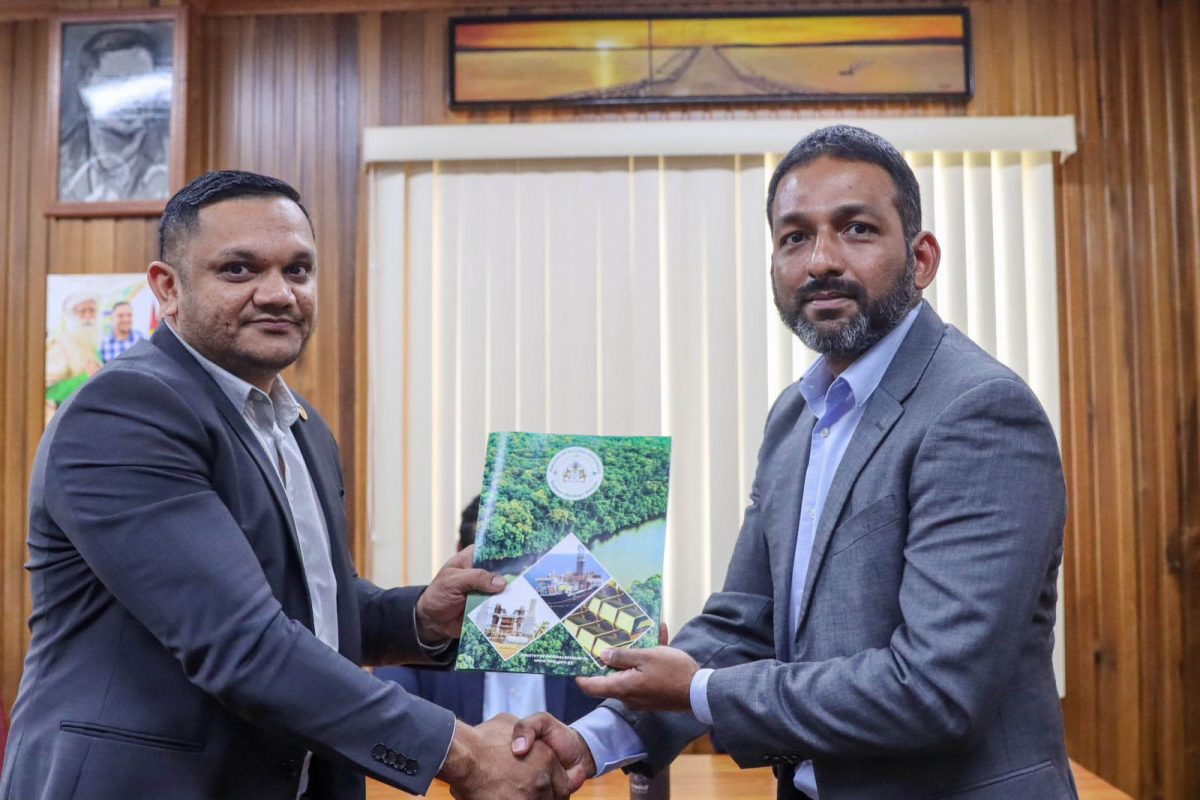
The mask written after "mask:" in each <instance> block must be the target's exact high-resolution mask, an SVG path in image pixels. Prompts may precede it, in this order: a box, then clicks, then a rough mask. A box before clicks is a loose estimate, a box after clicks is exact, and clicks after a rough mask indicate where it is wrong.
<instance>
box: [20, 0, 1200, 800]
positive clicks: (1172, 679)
mask: <svg viewBox="0 0 1200 800" xmlns="http://www.w3.org/2000/svg"><path fill="white" fill-rule="evenodd" d="M177 1H178V0H176V2H177ZM152 4H154V3H153V0H51V1H50V2H46V3H33V2H28V0H0V20H9V21H8V22H3V23H0V148H4V150H2V151H0V152H8V153H11V154H13V155H12V157H11V158H9V159H7V160H6V161H5V162H4V163H0V291H2V292H3V295H0V313H2V314H3V315H4V317H3V319H0V332H2V335H3V336H4V341H5V344H6V346H5V347H4V348H0V399H2V400H3V403H4V410H3V414H0V420H3V422H2V423H0V446H2V447H3V450H2V451H0V503H2V505H0V526H2V527H0V534H2V536H0V602H3V609H4V613H3V617H2V620H0V692H3V696H4V698H5V700H6V701H7V702H9V703H11V702H12V697H13V694H14V692H15V689H16V683H17V680H18V676H19V673H20V660H21V657H22V654H23V652H24V649H25V646H26V640H27V634H26V629H25V622H24V621H25V618H26V617H27V615H28V610H29V601H28V587H27V582H26V581H25V578H24V574H23V571H22V570H21V568H20V565H21V563H22V562H23V560H24V544H23V540H24V535H25V531H24V527H25V519H24V517H25V497H24V495H25V490H26V485H27V478H28V469H29V466H30V459H31V456H32V452H33V449H34V447H35V446H36V441H37V437H38V434H39V433H40V428H41V423H40V413H41V411H40V409H41V406H40V402H39V392H38V388H37V387H38V385H39V376H40V374H41V369H42V337H41V333H40V331H41V330H42V327H43V319H42V317H43V314H44V310H43V308H42V304H43V302H44V300H43V298H44V291H45V276H46V274H47V273H50V272H58V271H76V270H84V271H86V270H93V271H127V270H130V269H140V268H141V267H143V266H144V265H145V262H146V261H147V260H148V259H149V258H150V257H151V255H152V254H153V248H154V224H153V221H146V220H123V221H120V222H118V221H114V220H103V219H98V220H91V221H88V222H83V221H77V220H61V221H49V222H48V221H47V220H46V218H45V217H44V216H43V215H42V214H41V208H42V207H43V206H44V203H45V200H46V197H45V193H46V184H45V175H44V174H43V173H44V172H45V168H44V158H43V154H42V152H41V149H40V148H41V147H42V142H43V140H44V136H45V124H44V120H45V109H44V102H45V101H44V98H45V89H46V87H45V80H46V78H45V59H46V53H45V50H46V37H47V35H48V32H47V25H46V22H45V19H46V15H47V13H48V12H49V11H50V10H53V9H78V8H98V7H105V8H116V7H130V6H132V7H144V6H146V5H152ZM953 4H954V3H952V2H941V0H928V1H927V2H920V1H919V0H918V1H917V2H905V3H903V5H905V6H914V5H930V6H937V5H953ZM966 4H967V5H968V6H969V7H970V9H971V14H972V26H973V33H974V43H975V44H974V52H975V61H976V95H975V98H974V99H973V100H972V101H971V102H970V103H968V104H966V105H965V106H964V105H962V104H956V103H939V102H925V103H891V104H864V103H855V104H823V105H816V106H797V105H778V106H750V107H744V108H734V107H726V106H692V107H676V108H661V107H654V108H649V107H648V108H641V109H638V108H633V109H626V110H621V109H597V110H571V109H557V110H554V109H538V110H520V111H513V112H507V111H503V110H490V111H471V112H451V111H449V110H448V109H447V108H446V106H445V101H446V72H445V63H446V62H445V59H446V55H445V42H446V20H447V19H448V18H449V17H450V16H452V15H453V14H455V13H459V12H468V13H473V14H474V13H494V14H503V13H507V12H508V11H509V10H510V9H511V8H512V7H513V5H512V4H506V5H500V4H497V3H494V2H487V1H486V0H457V2H455V1H454V0H312V1H311V2H298V1H297V0H204V2H192V3H188V5H190V7H191V31H190V33H191V36H190V38H191V42H190V45H191V46H190V48H189V58H190V63H189V69H190V75H191V80H190V85H189V93H190V96H189V115H190V120H191V127H190V130H189V131H188V141H187V147H188V162H187V163H188V173H189V176H194V175H196V174H198V173H199V172H201V171H203V170H206V169H213V168H222V167H239V168H245V169H254V170H259V171H265V172H270V173H273V174H277V175H279V176H280V177H283V178H285V179H287V180H289V181H292V182H293V183H295V184H296V185H297V187H298V188H299V189H300V191H301V192H302V194H304V195H305V197H306V199H307V201H308V204H309V208H310V210H311V211H312V212H313V216H314V220H315V222H316V227H317V241H318V247H319V249H320V252H321V259H322V263H321V266H320V271H321V277H320V306H321V311H320V314H321V320H320V324H319V326H318V332H317V334H316V336H315V338H314V341H313V343H312V346H311V348H310V350H309V352H308V353H307V354H306V355H305V357H304V359H303V360H302V362H301V363H300V364H298V365H297V366H296V368H294V369H293V370H292V371H291V372H290V373H289V376H288V379H289V381H290V382H291V383H292V384H293V385H294V386H296V388H297V389H299V390H300V391H302V392H304V393H305V394H306V395H308V396H309V397H310V398H311V399H313V400H314V402H315V403H316V404H317V406H318V407H319V408H320V409H321V411H322V413H323V414H324V415H325V417H326V419H327V420H328V421H329V422H330V425H331V426H332V427H333V429H334V432H335V433H336V434H337V436H338V438H339V441H340V442H341V445H342V450H343V459H344V462H345V467H346V472H347V475H346V477H347V488H348V490H349V495H348V496H350V497H353V503H352V504H351V509H350V510H351V514H352V517H353V518H354V520H355V529H356V532H357V534H358V535H357V536H356V554H357V555H358V557H359V563H360V564H362V565H364V566H365V564H366V562H365V557H364V556H365V554H364V548H363V541H362V540H363V538H364V536H363V534H364V530H363V526H362V524H361V520H362V514H363V513H364V510H365V497H366V495H365V487H364V486H363V481H362V480H361V476H362V470H364V469H365V463H366V462H365V448H366V430H367V427H366V407H365V395H366V387H367V381H368V380H369V376H368V375H367V374H366V371H365V345H366V342H365V327H364V321H365V320H364V309H365V300H366V297H367V292H368V291H369V287H366V286H365V285H364V282H363V280H362V276H363V274H364V272H365V270H364V266H365V257H366V249H365V231H364V227H363V225H364V221H365V219H366V216H365V214H364V208H363V206H364V203H365V187H364V185H363V182H362V180H361V169H360V167H359V164H358V131H359V129H360V128H361V127H362V126H364V125H374V124H388V125H394V124H441V123H467V122H470V123H478V122H489V123H497V124H502V123H507V122H538V121H570V120H584V119H715V118H729V119H742V118H752V117H790V116H793V115H795V114H797V113H800V114H803V115H805V116H812V117H835V116H839V117H840V116H851V117H853V116H858V115H868V116H881V115H956V114H968V115H1025V114H1038V115H1049V114H1073V115H1074V116H1075V118H1076V124H1077V129H1078V133H1079V152H1078V153H1077V154H1076V155H1074V156H1073V157H1071V158H1070V159H1068V160H1067V161H1066V162H1065V163H1063V164H1062V165H1061V166H1060V167H1059V169H1058V176H1059V194H1058V207H1057V219H1058V226H1059V231H1058V237H1059V239H1058V244H1059V264H1060V269H1059V287H1058V288H1059V297H1060V309H1059V316H1060V321H1061V325H1062V331H1063V336H1062V338H1061V342H1060V348H1061V365H1062V370H1063V394H1062V398H1063V399H1062V403H1063V408H1062V411H1063V455H1064V461H1065V464H1066V468H1067V480H1068V492H1069V498H1070V504H1071V512H1070V517H1069V520H1068V528H1067V533H1066V555H1065V561H1064V566H1063V570H1064V577H1065V583H1066V594H1065V598H1064V600H1065V607H1066V638H1067V641H1066V645H1067V647H1066V650H1067V683H1068V693H1067V697H1066V700H1065V702H1064V713H1065V716H1066V721H1067V731H1068V747H1069V750H1070V752H1071V755H1072V756H1073V757H1074V758H1076V759H1077V760H1078V761H1080V762H1081V763H1082V764H1084V765H1085V766H1087V767H1089V768H1091V769H1093V770H1095V771H1096V772H1097V773H1099V774H1100V775H1101V776H1103V777H1104V778H1106V779H1108V780H1110V781H1112V782H1114V783H1116V784H1117V785H1118V786H1120V787H1121V788H1122V789H1124V790H1126V791H1128V792H1130V793H1131V794H1133V795H1134V796H1136V797H1146V798H1158V797H1161V798H1193V797H1200V407H1198V398H1197V394H1198V391H1197V390H1198V389H1200V325H1198V324H1197V323H1196V321H1195V316H1196V310H1197V308H1200V101H1198V100H1197V95H1198V93H1200V0H1142V1H1141V2H1133V3H1119V2H1115V0H967V3H966ZM809 5H810V4H805V3H796V2H792V3H779V2H773V3H760V2H751V3H733V2H732V0H705V1H703V2H679V1H678V0H675V1H674V2H672V1H670V0H662V1H661V2H650V0H626V1H625V2H620V3H617V4H613V3H599V2H587V1H586V0H544V2H540V3H538V4H536V5H533V4H526V5H523V6H522V7H521V8H522V10H523V11H531V12H536V11H564V10H575V11H579V10H593V11H597V10H602V11H616V10H645V9H647V8H655V9H663V10H686V11H714V10H718V11H719V10H722V9H729V8H736V9H739V10H741V9H781V8H786V7H792V8H803V7H807V6H809ZM821 5H822V6H823V7H837V8H872V7H876V6H878V5H879V4H878V3H869V2H862V0H848V1H845V2H829V3H822V4H821ZM317 12H321V13H317ZM30 110H32V113H29V112H30ZM31 376H32V377H31Z"/></svg>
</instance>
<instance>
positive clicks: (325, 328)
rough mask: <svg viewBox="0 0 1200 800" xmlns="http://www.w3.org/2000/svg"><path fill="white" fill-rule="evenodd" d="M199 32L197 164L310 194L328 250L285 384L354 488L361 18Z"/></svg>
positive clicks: (235, 22) (209, 23)
mask: <svg viewBox="0 0 1200 800" xmlns="http://www.w3.org/2000/svg"><path fill="white" fill-rule="evenodd" d="M198 27H199V28H200V37H201V44H200V46H199V47H198V48H196V49H198V50H200V51H201V52H202V53H203V55H202V56H201V58H200V63H199V64H198V65H197V69H198V70H199V73H200V74H201V75H202V76H203V81H204V83H205V86H204V90H203V95H204V96H203V98H202V99H200V100H198V101H197V102H198V103H199V104H201V105H203V106H205V107H207V108H208V109H209V111H210V113H207V114H205V115H203V116H202V117H199V119H201V120H202V122H201V125H203V127H204V131H203V134H202V142H203V143H202V144H200V145H197V147H199V148H201V149H202V153H203V158H198V157H194V158H193V159H192V161H193V163H196V162H199V163H202V164H203V167H202V168H203V169H246V170H251V171H254V172H262V173H266V174H269V175H274V176H276V177H279V178H282V179H284V180H286V181H288V182H289V183H291V184H292V185H294V186H295V187H296V188H297V189H298V190H299V191H300V194H301V196H302V197H303V198H304V201H305V204H306V206H307V208H308V210H309V212H310V214H311V215H312V218H313V223H314V226H315V230H316V239H317V247H318V253H319V257H320V260H319V262H318V267H317V272H318V279H317V280H318V309H319V310H318V323H317V332H316V334H315V335H314V336H313V339H312V341H311V342H310V343H309V346H308V348H307V350H306V351H305V353H304V355H303V357H302V358H301V359H300V361H299V362H298V363H297V364H296V365H295V366H294V367H293V368H291V369H290V370H288V372H287V373H285V380H287V381H288V383H289V385H291V386H293V388H295V389H296V390H297V391H299V392H301V393H302V394H304V395H305V397H307V398H308V399H309V400H311V401H312V402H313V403H314V404H315V405H316V407H317V408H319V409H320V410H321V414H322V416H324V417H325V420H326V421H327V422H328V423H329V425H330V427H331V428H332V429H333V431H334V434H335V435H336V436H337V438H338V441H339V442H340V443H341V449H342V459H343V464H344V470H345V473H346V479H347V480H348V481H351V482H352V483H351V484H350V486H352V487H353V486H354V485H355V484H354V483H353V482H354V480H355V477H356V470H357V465H358V463H359V459H358V457H357V448H356V439H355V435H354V432H355V428H354V425H355V419H354V418H355V396H356V393H355V372H354V370H355V355H354V354H355V352H356V348H357V344H356V342H357V338H358V337H359V336H360V335H361V331H360V329H359V326H358V325H356V322H355V290H356V289H355V287H356V285H357V280H358V277H359V274H360V272H359V270H358V269H357V268H356V231H357V228H358V210H357V209H358V186H359V180H358V178H359V163H358V161H359V158H358V137H359V119H358V114H359V112H358V105H359V96H358V71H359V66H358V20H357V18H356V17H355V16H354V15H346V14H339V15H310V16H289V17H222V18H208V19H204V20H202V22H201V24H200V25H199V26H198ZM195 171H196V172H197V173H198V172H199V171H200V169H199V168H197V169H196V170H195ZM192 177H194V175H193V176H192ZM355 510H356V509H355V508H354V507H353V506H352V507H351V509H350V511H351V523H352V529H353V528H354V527H355V526H354V524H353V523H354V512H355ZM359 538H361V537H356V539H359ZM356 549H357V550H359V551H360V552H361V546H359V547H357V548H356Z"/></svg>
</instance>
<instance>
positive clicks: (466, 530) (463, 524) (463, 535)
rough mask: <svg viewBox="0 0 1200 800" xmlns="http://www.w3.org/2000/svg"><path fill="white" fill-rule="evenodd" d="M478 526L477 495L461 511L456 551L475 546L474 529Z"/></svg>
mask: <svg viewBox="0 0 1200 800" xmlns="http://www.w3.org/2000/svg"><path fill="white" fill-rule="evenodd" d="M478 524H479V495H475V499H474V500H472V501H471V502H469V503H467V507H466V508H464V509H463V510H462V519H461V520H460V521H459V523H458V549H459V550H462V549H464V548H467V547H470V546H471V545H473V544H475V527H476V526H477V525H478Z"/></svg>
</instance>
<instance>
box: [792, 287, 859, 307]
mask: <svg viewBox="0 0 1200 800" xmlns="http://www.w3.org/2000/svg"><path fill="white" fill-rule="evenodd" d="M855 302H857V301H856V300H855V299H854V298H853V297H852V296H850V295H848V294H842V293H841V292H814V293H812V294H810V295H809V296H808V297H807V298H805V300H804V304H805V305H807V306H810V307H812V308H814V309H816V310H818V311H820V310H824V309H834V308H841V307H842V306H844V305H846V304H849V303H855Z"/></svg>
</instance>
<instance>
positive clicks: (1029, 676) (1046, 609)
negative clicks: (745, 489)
mask: <svg viewBox="0 0 1200 800" xmlns="http://www.w3.org/2000/svg"><path fill="white" fill-rule="evenodd" d="M814 421H815V420H814V417H813V414H812V412H811V411H810V410H809V409H808V407H807V404H806V403H805V401H804V398H803V396H802V395H801V394H800V391H799V387H798V386H797V385H793V386H791V387H789V388H788V389H786V390H784V392H783V394H782V395H780V397H779V399H778V401H776V403H775V406H774V408H772V410H771V413H770V414H769V415H768V417H767V423H766V430H765V432H764V435H763V443H762V448H761V450H760V451H759V457H758V469H757V472H756V474H755V477H754V484H753V487H752V489H751V497H750V506H749V508H748V509H747V510H746V516H745V520H744V522H743V524H742V530H741V534H740V535H739V536H738V542H737V546H736V548H735V549H734V553H733V557H732V559H731V561H730V564H729V570H728V573H727V576H726V580H725V585H724V587H723V589H722V591H720V592H718V593H716V594H714V595H713V596H712V597H711V598H710V599H709V601H708V603H707V604H706V605H705V608H704V611H703V612H702V614H701V615H700V616H699V617H697V618H696V619H694V620H692V621H691V622H689V623H688V624H687V625H686V626H684V627H683V628H681V629H680V631H679V634H678V636H677V637H676V638H675V639H674V640H673V641H672V642H671V644H672V645H674V646H676V647H679V648H681V649H683V650H686V651H687V652H689V653H691V654H692V656H693V657H694V658H695V659H696V660H697V661H698V662H700V664H701V665H702V666H709V667H714V668H716V672H714V673H713V675H712V678H711V680H710V681H709V684H708V700H709V706H710V708H711V710H712V714H713V720H714V727H713V733H714V735H715V736H717V737H719V738H720V740H721V742H722V744H723V745H724V746H725V747H726V748H727V749H728V751H729V753H730V755H732V756H733V758H734V759H735V760H736V761H737V762H738V764H740V765H741V766H743V767H757V766H772V767H774V768H775V770H776V772H777V773H778V774H779V778H780V780H779V796H780V797H781V798H797V797H799V796H800V795H799V793H798V792H797V791H796V790H795V788H794V787H793V786H792V777H793V774H794V768H795V766H796V765H797V764H798V763H800V762H801V761H802V760H804V759H811V760H812V761H813V765H814V767H815V770H816V777H817V788H818V790H819V791H820V795H821V800H873V799H874V798H878V799H879V800H892V799H893V798H894V799H896V800H904V799H905V798H926V797H930V798H932V797H938V798H941V797H953V798H954V799H955V800H968V799H969V800H1009V799H1010V798H1038V800H1065V798H1071V797H1074V796H1075V786H1074V779H1073V778H1072V775H1071V770H1070V765H1069V763H1068V761H1067V753H1066V748H1065V745H1064V740H1063V723H1062V710H1061V706H1060V704H1059V699H1058V692H1057V690H1056V688H1055V683H1054V672H1053V668H1052V664H1051V651H1052V649H1053V643H1054V614H1055V598H1056V579H1057V575H1058V567H1059V563H1060V561H1061V558H1062V535H1063V522H1064V519H1065V514H1066V501H1065V485H1064V481H1063V474H1062V462H1061V459H1060V457H1059V453H1058V445H1057V442H1056V441H1055V437H1054V433H1053V431H1052V429H1051V427H1050V423H1049V421H1048V420H1047V419H1046V415H1045V413H1044V412H1043V411H1042V408H1041V406H1040V405H1039V404H1038V402H1037V399H1036V398H1035V397H1034V396H1033V393H1032V392H1031V391H1030V390H1029V388H1028V387H1027V386H1026V385H1025V384H1024V383H1023V382H1022V381H1021V380H1020V379H1019V378H1018V377H1017V376H1016V375H1014V374H1013V373H1012V372H1011V371H1010V370H1008V369H1007V368H1005V367H1004V366H1002V365H1001V364H999V363H998V362H997V361H996V360H995V359H993V358H992V357H991V356H989V355H988V354H987V353H985V352H984V351H983V350H981V349H980V348H979V347H977V346H976V345H975V344H974V343H972V342H971V341H970V340H969V339H967V337H965V336H963V335H962V334H961V333H960V332H958V331H957V330H956V329H954V328H953V327H950V326H947V325H945V324H944V323H943V322H942V321H941V319H939V318H938V316H937V314H936V313H935V312H934V311H933V309H932V308H930V307H929V306H928V305H926V306H925V307H924V308H923V309H922V310H921V312H920V313H919V315H918V317H917V319H916V322H915V323H914V325H913V326H912V328H911V329H910V330H909V332H908V334H907V335H906V337H905V339H904V341H903V343H902V344H901V345H900V349H899V350H898V351H897V353H896V356H895V358H894V359H893V361H892V363H891V366H890V367H889V368H888V370H887V372H886V373H885V374H884V376H883V379H882V381H881V382H880V384H879V387H878V388H877V389H876V390H875V393H874V394H873V395H872V396H871V398H870V400H869V401H868V402H867V404H866V406H865V408H864V410H863V417H862V419H861V421H860V422H859V424H858V427H857V428H856V429H855V432H854V435H853V437H852V438H851V440H850V443H849V445H848V446H847V448H846V452H845V455H844V456H843V458H842V460H841V463H840V464H839V466H838V469H837V471H836V473H835V474H834V478H833V482H832V483H831V485H830V488H829V493H828V495H827V497H826V501H825V506H824V509H823V511H822V515H821V518H820V519H819V520H818V524H817V529H816V534H815V537H814V542H813V549H812V558H811V562H810V565H809V569H808V573H807V576H806V578H805V582H804V590H803V596H802V598H803V599H802V602H801V608H800V616H799V621H798V624H797V627H796V629H795V630H789V629H788V609H789V603H790V599H791V585H792V575H791V572H792V564H793V555H794V553H795V549H796V534H797V528H798V523H799V519H800V504H801V499H802V496H803V489H804V486H803V483H804V477H805V470H806V469H807V466H808V454H809V445H810V440H811V435H812V430H813V425H814ZM614 708H615V709H616V710H617V711H618V713H621V714H623V715H624V716H625V718H626V719H627V720H629V721H630V722H631V723H632V724H633V725H634V727H635V729H636V730H637V732H638V734H639V735H640V736H641V738H642V741H643V742H644V743H645V745H646V748H647V750H648V752H649V758H648V759H647V763H644V764H643V765H641V767H639V768H641V769H649V770H656V769H660V768H661V767H662V766H663V765H665V764H666V763H667V762H668V761H669V760H670V759H671V758H673V757H674V756H675V755H676V754H677V753H678V752H679V750H680V749H681V748H682V747H683V746H684V744H686V742H688V741H689V740H690V739H692V738H694V737H695V736H697V735H699V733H700V732H701V731H702V726H701V725H700V723H699V722H697V721H696V719H695V718H694V717H693V716H692V715H691V714H645V713H635V712H631V711H629V710H628V709H625V708H624V707H623V706H621V705H620V704H619V703H618V704H614Z"/></svg>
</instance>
